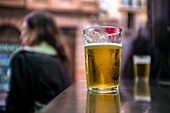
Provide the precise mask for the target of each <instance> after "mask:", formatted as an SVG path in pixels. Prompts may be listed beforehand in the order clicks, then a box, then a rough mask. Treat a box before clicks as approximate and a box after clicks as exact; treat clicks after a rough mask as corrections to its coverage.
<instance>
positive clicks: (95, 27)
mask: <svg viewBox="0 0 170 113" xmlns="http://www.w3.org/2000/svg"><path fill="white" fill-rule="evenodd" d="M97 28H117V29H120V31H119V32H116V33H121V32H122V31H123V29H122V28H120V27H117V26H94V27H89V28H85V29H84V30H83V33H85V31H87V30H89V29H97Z"/></svg>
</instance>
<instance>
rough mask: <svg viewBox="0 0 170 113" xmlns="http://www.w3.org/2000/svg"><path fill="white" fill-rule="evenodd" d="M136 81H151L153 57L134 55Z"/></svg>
mask: <svg viewBox="0 0 170 113" xmlns="http://www.w3.org/2000/svg"><path fill="white" fill-rule="evenodd" d="M133 63H134V73H135V80H137V81H139V80H140V81H141V80H142V81H149V74H150V63H151V57H150V56H149V55H142V56H141V55H140V56H139V55H134V56H133Z"/></svg>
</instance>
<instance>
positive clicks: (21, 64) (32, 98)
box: [6, 11, 70, 113]
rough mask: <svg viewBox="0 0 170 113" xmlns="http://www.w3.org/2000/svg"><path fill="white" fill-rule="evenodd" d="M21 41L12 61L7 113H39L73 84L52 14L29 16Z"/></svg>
mask: <svg viewBox="0 0 170 113" xmlns="http://www.w3.org/2000/svg"><path fill="white" fill-rule="evenodd" d="M20 38H21V41H22V47H21V48H20V49H19V50H17V51H15V52H14V53H13V54H12V56H11V58H10V66H11V83H10V91H9V94H8V97H7V99H6V108H7V113H33V112H36V111H37V110H39V109H40V108H42V107H44V106H45V105H46V104H47V103H48V102H49V101H51V100H52V99H53V98H54V97H56V96H57V95H58V94H60V93H61V92H62V91H63V90H64V89H66V88H67V87H68V86H69V84H70V80H69V76H68V71H67V68H66V67H67V66H66V65H67V56H66V54H65V52H64V46H63V45H62V43H61V39H60V33H59V30H58V29H57V26H56V25H55V22H54V20H53V19H52V16H51V15H50V14H49V13H47V12H44V11H34V12H32V13H31V14H28V15H27V16H26V17H25V19H24V22H23V27H22V32H21V36H20Z"/></svg>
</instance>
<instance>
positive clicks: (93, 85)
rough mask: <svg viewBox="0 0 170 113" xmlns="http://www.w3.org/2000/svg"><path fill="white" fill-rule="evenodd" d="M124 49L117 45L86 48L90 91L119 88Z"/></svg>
mask: <svg viewBox="0 0 170 113" xmlns="http://www.w3.org/2000/svg"><path fill="white" fill-rule="evenodd" d="M121 51H122V47H121V45H120V44H116V43H94V44H89V45H87V46H85V63H86V79H87V86H88V89H89V90H95V89H96V90H98V89H100V88H106V89H107V88H118V86H119V81H120V69H121Z"/></svg>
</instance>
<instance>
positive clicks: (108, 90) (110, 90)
mask: <svg viewBox="0 0 170 113" xmlns="http://www.w3.org/2000/svg"><path fill="white" fill-rule="evenodd" d="M88 91H90V92H95V93H114V92H115V93H117V92H119V87H118V86H117V87H109V88H91V87H88Z"/></svg>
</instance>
